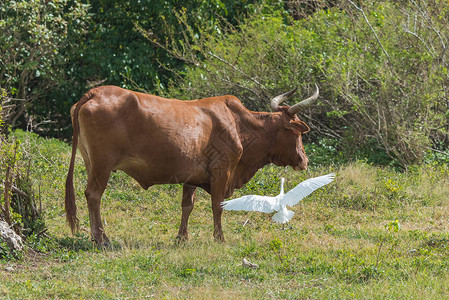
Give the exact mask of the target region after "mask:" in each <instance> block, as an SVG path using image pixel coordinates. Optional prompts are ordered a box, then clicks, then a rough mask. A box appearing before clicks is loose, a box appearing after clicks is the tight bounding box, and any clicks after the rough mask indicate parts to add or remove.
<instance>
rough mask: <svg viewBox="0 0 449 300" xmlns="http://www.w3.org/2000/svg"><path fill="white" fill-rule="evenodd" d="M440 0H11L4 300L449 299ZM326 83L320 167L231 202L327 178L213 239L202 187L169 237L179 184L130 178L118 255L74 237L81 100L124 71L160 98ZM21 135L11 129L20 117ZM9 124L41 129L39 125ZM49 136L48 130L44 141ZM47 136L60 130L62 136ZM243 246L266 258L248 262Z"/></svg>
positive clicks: (312, 136)
mask: <svg viewBox="0 0 449 300" xmlns="http://www.w3.org/2000/svg"><path fill="white" fill-rule="evenodd" d="M448 6H449V4H448V2H447V1H437V0H434V1H421V0H420V1H386V0H383V1H349V0H348V1H330V0H329V1H319V0H304V1H274V0H266V1H265V0H260V1H259V0H253V1H249V0H248V1H226V0H213V1H197V0H192V1H175V0H167V1H156V2H155V1H151V3H150V1H146V0H127V1H108V0H98V1H97V0H83V1H80V0H55V1H40V0H29V1H20V0H19V1H11V0H4V1H2V2H1V5H0V100H1V103H0V104H1V105H0V109H1V117H0V125H1V128H2V133H3V134H2V136H1V139H0V143H1V147H0V148H1V149H0V179H1V185H0V187H1V191H0V209H1V211H0V219H7V218H9V219H10V220H9V221H10V223H11V224H14V226H15V228H16V231H17V232H20V233H21V234H22V236H24V237H26V245H27V246H26V247H27V251H25V252H24V253H14V252H11V251H9V250H8V248H7V247H6V245H5V243H4V242H0V273H1V274H0V276H1V278H2V280H1V282H0V295H1V296H2V297H5V298H11V299H14V298H79V297H82V298H92V297H98V298H131V297H144V296H152V297H157V298H161V297H168V298H174V297H180V298H195V299H197V298H205V297H206V298H210V297H213V296H216V297H227V298H262V297H263V298H267V297H269V298H295V299H297V298H375V297H379V298H384V297H394V298H407V299H408V298H426V299H428V298H439V299H440V298H445V297H447V296H448V294H449V291H448V288H447V286H449V285H448V279H449V278H448V275H447V274H448V272H447V269H448V263H447V262H448V261H449V260H448V258H449V257H448V254H449V252H448V239H449V237H448V235H447V232H448V225H447V219H448V211H449V210H448V209H449V203H448V200H449V199H448V196H447V195H448V193H447V191H448V190H449V167H448V162H449V154H448V147H449V135H448V129H449V101H448V99H449V97H448V96H449V95H448V86H449V82H448V76H449V75H448V57H447V55H448V54H447V51H446V50H447V47H448V42H449V39H448V37H449V26H448V25H449V24H448V18H447V14H448V13H449V7H448ZM315 83H317V84H318V85H319V87H320V90H321V92H320V94H321V96H322V97H320V100H319V102H318V103H317V104H316V105H314V106H312V107H311V108H309V109H307V110H305V111H303V112H301V115H300V117H301V118H302V119H303V120H304V121H305V122H306V123H307V124H308V125H309V126H310V127H311V128H312V130H311V132H310V133H308V134H307V135H305V139H304V142H305V146H306V153H307V154H308V156H309V158H310V161H311V165H310V168H309V169H308V170H307V171H305V172H301V173H298V172H293V171H291V170H289V169H284V168H278V167H275V166H267V167H265V168H264V169H263V170H261V171H260V172H258V173H257V174H256V176H255V177H254V178H253V179H252V180H251V181H250V182H249V183H248V184H247V185H246V186H245V187H244V188H242V189H241V190H239V191H236V193H235V195H234V197H237V196H240V195H245V194H266V195H275V194H277V193H278V189H279V187H278V184H279V179H280V177H286V179H287V189H288V188H291V187H293V186H294V185H296V184H297V183H299V182H300V181H302V180H303V179H305V178H309V177H312V176H316V175H322V174H325V173H328V172H331V171H332V172H336V173H337V179H336V181H335V183H333V184H331V185H329V186H327V187H325V188H323V189H320V190H319V191H317V192H316V193H314V194H313V195H312V196H311V197H309V198H307V199H306V200H305V201H304V202H303V203H302V204H301V205H299V206H297V207H295V208H294V210H295V212H296V215H295V217H294V222H293V225H294V229H293V230H287V231H282V230H280V226H277V225H276V224H274V223H273V222H271V219H270V217H271V216H270V215H263V214H257V213H244V212H227V213H225V216H224V232H225V236H226V238H227V242H226V243H225V244H224V245H218V244H216V243H214V242H213V241H212V240H213V239H212V213H211V208H210V200H209V196H208V195H207V194H206V193H205V192H204V191H199V193H198V194H197V197H198V201H197V203H196V206H195V210H194V212H193V213H192V217H191V222H190V233H191V241H190V242H188V243H186V244H182V245H178V244H176V243H175V241H174V237H175V235H176V232H177V227H178V225H179V222H180V198H181V188H180V187H179V186H178V185H164V186H155V187H151V188H150V189H149V190H148V191H143V190H142V189H140V187H139V186H138V185H137V184H136V183H135V182H134V181H133V180H132V179H130V178H129V177H127V176H125V175H124V174H123V173H121V172H117V173H114V174H113V176H112V177H111V179H110V182H109V185H108V188H107V190H106V192H105V194H104V196H103V204H102V212H103V216H104V222H105V227H106V230H107V232H108V233H109V236H110V237H111V238H112V240H113V246H112V249H108V250H102V249H97V248H96V247H95V246H94V245H93V244H92V242H91V241H90V238H89V219H88V214H87V208H86V204H85V201H84V195H83V190H84V187H85V181H86V170H85V168H84V166H83V164H82V161H81V159H80V157H77V160H76V170H75V189H76V192H77V199H78V200H79V201H78V206H79V211H80V220H81V229H82V230H81V233H80V234H79V235H78V236H75V237H73V236H70V235H68V232H69V230H68V227H67V226H66V224H65V217H64V211H63V195H64V187H63V182H64V179H65V176H66V172H67V165H68V161H69V155H70V149H69V145H67V144H66V143H65V142H63V141H61V140H70V138H71V125H70V120H69V108H70V107H71V105H73V104H74V103H75V102H76V101H78V99H79V98H80V97H81V96H82V94H83V93H84V92H85V91H87V90H88V89H89V88H91V87H94V86H97V85H103V84H114V85H119V86H122V87H125V88H130V89H133V90H139V91H145V92H149V93H153V94H158V95H162V96H165V97H176V98H180V99H194V98H200V97H209V96H215V95H223V94H233V95H236V96H237V97H239V99H241V101H242V102H243V103H244V104H245V106H246V107H248V108H250V109H253V110H268V109H269V108H268V99H269V98H270V97H272V96H275V95H277V94H279V93H282V92H284V91H287V90H290V89H291V88H292V87H295V86H298V87H299V92H298V95H299V96H298V97H297V98H296V99H292V100H290V102H289V103H290V104H292V103H294V102H295V101H297V100H298V99H299V98H302V97H307V96H308V95H309V94H311V93H312V92H313V89H314V84H315ZM11 129H13V130H11ZM17 129H27V130H28V131H34V132H36V133H38V134H39V135H40V136H41V137H38V136H37V135H36V134H32V133H29V132H26V131H22V130H17ZM42 136H44V137H42ZM54 138H58V139H59V140H57V139H54ZM243 258H246V259H248V260H250V261H251V262H253V263H256V264H258V265H259V268H258V269H252V268H246V267H244V266H242V259H243Z"/></svg>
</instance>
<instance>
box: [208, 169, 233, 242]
mask: <svg viewBox="0 0 449 300" xmlns="http://www.w3.org/2000/svg"><path fill="white" fill-rule="evenodd" d="M229 175H230V172H229V171H223V172H221V174H220V176H219V177H215V180H214V182H213V183H212V185H211V199H212V213H213V214H214V238H215V241H217V242H224V241H225V239H224V235H223V230H222V229H221V215H222V212H223V208H222V206H221V202H223V200H224V194H225V189H226V186H227V183H228V179H229Z"/></svg>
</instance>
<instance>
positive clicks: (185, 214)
mask: <svg viewBox="0 0 449 300" xmlns="http://www.w3.org/2000/svg"><path fill="white" fill-rule="evenodd" d="M195 192H196V187H195V186H191V185H188V184H184V186H183V190H182V203H181V207H182V215H181V225H179V231H178V236H177V237H176V238H177V239H178V240H179V241H187V240H188V239H189V232H188V230H187V223H188V222H189V216H190V213H191V212H192V209H193V204H194V202H195Z"/></svg>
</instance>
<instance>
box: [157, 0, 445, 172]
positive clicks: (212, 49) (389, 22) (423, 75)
mask: <svg viewBox="0 0 449 300" xmlns="http://www.w3.org/2000/svg"><path fill="white" fill-rule="evenodd" d="M448 12H449V5H448V3H447V2H437V3H433V2H432V3H429V4H426V3H420V4H418V3H416V2H412V3H409V2H400V3H397V2H393V1H381V2H378V1H367V2H365V4H364V5H363V6H362V7H358V6H356V5H355V4H352V2H350V3H346V4H339V5H337V6H335V7H328V8H326V9H321V10H317V11H316V12H315V13H314V14H313V15H311V16H310V17H308V18H304V19H301V20H297V21H294V20H292V19H291V18H289V17H288V15H286V13H285V11H284V10H283V9H279V7H277V9H275V10H274V11H273V9H270V8H267V7H265V8H264V9H261V10H259V11H258V12H257V13H256V14H254V15H251V16H250V17H248V18H247V19H246V20H245V21H244V22H243V23H242V24H240V26H238V30H237V28H235V27H233V26H232V25H230V24H224V25H223V31H224V32H226V34H221V35H207V34H203V35H201V38H199V39H196V40H195V39H193V40H194V41H195V43H193V44H188V43H183V44H181V46H179V43H178V42H175V41H173V42H172V43H167V44H166V47H168V48H170V50H171V52H172V53H173V55H174V56H175V57H178V58H182V59H185V60H186V61H188V62H190V63H191V67H190V68H189V69H188V70H187V71H186V73H185V74H184V76H183V77H182V79H180V80H177V81H173V82H172V84H171V88H170V95H171V96H173V97H181V98H190V99H193V98H200V97H207V96H213V95H222V94H234V95H236V96H238V97H239V98H240V99H241V100H242V101H243V102H244V104H245V105H246V106H247V107H248V108H250V109H256V110H266V109H268V99H269V98H270V97H272V96H275V95H277V94H279V93H281V92H284V91H287V90H289V89H291V88H292V87H294V86H298V87H299V88H300V92H299V95H300V97H306V96H307V95H310V94H311V93H312V92H313V83H318V85H319V86H320V88H321V96H322V97H321V99H320V102H319V103H318V104H317V105H315V106H313V107H311V108H310V109H307V110H305V111H303V112H302V113H300V116H301V117H302V118H303V119H305V120H306V121H307V123H308V124H309V126H310V127H311V128H312V133H311V134H309V135H308V136H309V137H310V136H311V138H310V139H312V140H317V139H319V138H323V137H332V138H336V139H338V140H339V141H340V144H341V146H340V150H345V151H349V154H350V155H351V154H352V155H353V154H355V153H357V152H358V153H360V152H359V151H357V150H356V149H357V148H362V149H370V152H383V153H385V154H386V155H388V159H389V160H395V161H396V162H397V163H399V164H400V165H402V166H406V165H408V164H413V163H419V162H422V160H423V157H424V154H425V151H426V150H427V149H429V148H439V149H440V150H441V149H447V147H448V145H449V135H448V132H449V130H448V129H449V121H448V120H449V119H448V118H447V112H448V111H449V106H448V102H447V101H445V99H447V97H448V90H447V88H446V87H447V86H448V79H449V75H448V71H447V70H448V61H447V59H446V44H447V41H448V38H449V30H448V28H449V26H448V21H447V18H446V17H445V15H446V14H447V13H448ZM178 17H179V19H180V21H179V22H180V23H184V24H185V28H184V32H185V34H186V36H189V35H192V34H194V33H193V31H192V30H191V29H190V28H189V26H188V23H187V22H185V21H184V20H185V18H186V17H185V16H184V15H182V14H180V15H179V16H178ZM189 40H190V39H189ZM203 58H204V59H203ZM290 103H293V100H292V101H291V102H290ZM373 141H374V145H373ZM373 158H374V159H376V158H375V157H373ZM378 159H380V160H385V157H382V156H380V157H378Z"/></svg>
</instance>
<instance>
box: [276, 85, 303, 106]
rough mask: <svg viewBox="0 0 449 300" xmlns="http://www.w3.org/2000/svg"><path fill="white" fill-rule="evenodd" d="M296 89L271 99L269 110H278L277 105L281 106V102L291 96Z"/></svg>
mask: <svg viewBox="0 0 449 300" xmlns="http://www.w3.org/2000/svg"><path fill="white" fill-rule="evenodd" d="M297 89H298V88H295V89H293V90H291V91H290V92H287V93H284V94H281V95H279V96H276V97H274V98H273V99H271V109H272V110H276V109H277V108H278V105H279V104H281V102H282V101H284V100H286V99H287V98H288V97H290V96H291V95H293V94H294V93H295V92H296V90H297Z"/></svg>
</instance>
